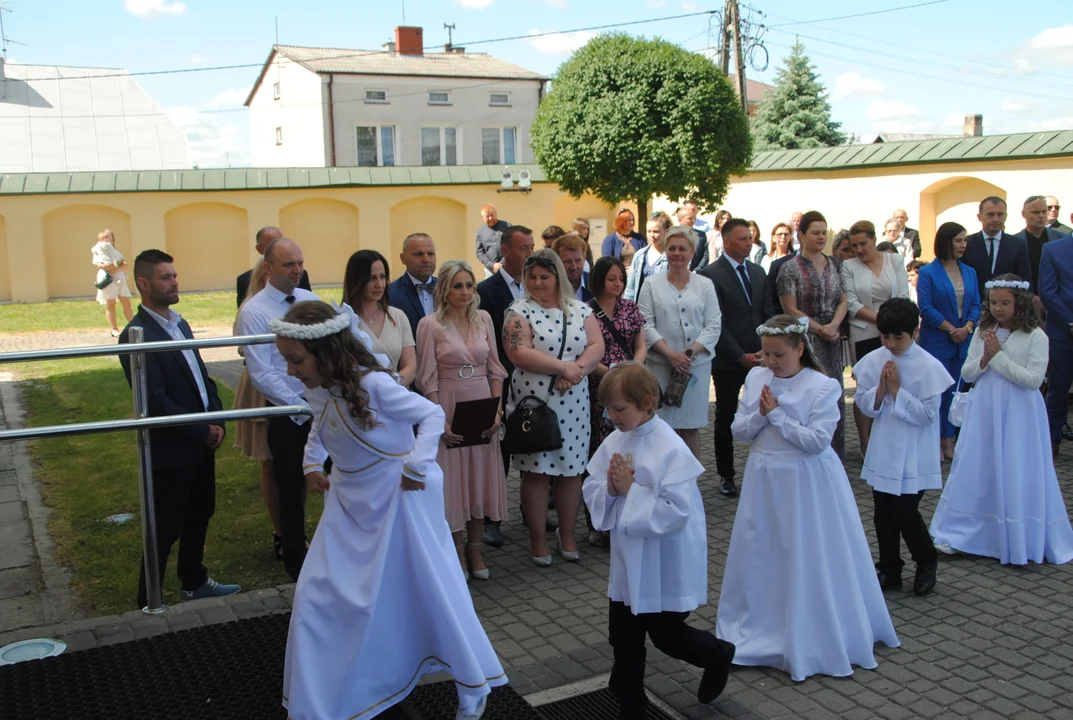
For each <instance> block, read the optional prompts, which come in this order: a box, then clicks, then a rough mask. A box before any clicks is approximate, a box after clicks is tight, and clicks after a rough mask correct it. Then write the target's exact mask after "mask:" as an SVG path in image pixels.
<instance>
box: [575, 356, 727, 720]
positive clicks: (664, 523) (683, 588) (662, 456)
mask: <svg viewBox="0 0 1073 720" xmlns="http://www.w3.org/2000/svg"><path fill="white" fill-rule="evenodd" d="M658 398H659V381H658V380H657V379H656V377H655V375H653V374H652V372H651V371H649V370H648V369H647V368H645V367H644V366H643V365H639V364H637V363H633V362H626V363H620V364H618V365H616V366H615V367H614V368H613V369H612V370H611V371H610V372H608V373H607V375H605V376H604V378H603V380H602V381H601V382H600V402H601V404H603V405H604V406H605V407H606V408H607V413H608V417H609V418H610V419H611V422H612V423H614V425H615V427H616V428H617V430H616V431H615V432H613V433H612V434H611V435H610V436H608V438H607V439H606V440H605V441H604V442H603V444H602V445H601V446H600V448H599V449H598V450H597V451H596V454H595V455H594V456H593V458H592V460H591V461H590V463H589V466H588V472H589V477H588V478H587V479H586V480H585V484H584V487H583V492H584V495H585V502H586V504H587V505H588V507H589V510H590V512H591V514H592V523H593V526H594V527H595V528H596V529H597V530H606V531H610V532H611V575H610V580H609V582H608V588H607V594H608V597H609V598H610V600H611V608H610V612H609V621H608V635H609V641H610V643H611V646H612V647H613V648H614V652H615V662H614V665H613V667H612V669H611V679H610V681H609V683H608V687H609V688H610V690H611V692H612V693H613V694H614V695H615V697H616V698H617V699H618V701H619V705H620V708H621V709H620V714H619V717H620V718H626V719H632V718H643V717H645V709H646V707H647V705H648V698H647V697H646V696H645V691H644V676H645V655H646V653H645V635H646V634H647V635H648V636H649V637H650V638H651V639H652V643H653V644H654V645H655V646H656V647H657V648H659V649H660V650H662V651H663V652H665V653H666V654H668V655H670V656H671V657H673V658H677V659H679V660H685V661H686V662H688V663H690V664H692V665H695V666H697V667H700V668H703V669H704V676H703V678H702V679H701V682H700V687H699V689H698V691H697V698H698V699H699V700H700V701H701V702H702V703H709V702H711V701H712V700H714V699H715V698H716V697H718V696H719V694H720V693H722V691H723V688H725V687H726V682H727V677H728V675H729V672H730V663H731V661H732V660H733V658H734V645H733V644H731V643H729V642H725V641H723V640H717V639H716V638H715V636H714V635H712V634H711V633H708V632H704V631H703V630H699V629H697V628H694V627H691V626H689V625H687V624H686V622H685V620H686V618H687V617H688V616H689V613H690V611H692V610H695V609H696V608H697V607H699V606H700V605H704V604H707V602H708V540H707V527H706V523H705V519H704V503H703V501H702V500H701V496H700V490H699V489H698V488H697V478H698V477H699V476H700V474H701V473H703V472H704V467H703V466H702V465H701V464H700V463H699V462H697V460H696V458H695V457H694V456H693V453H692V452H690V450H689V448H688V447H687V446H686V444H685V443H684V442H683V441H682V439H681V438H680V437H679V436H678V435H677V434H676V433H675V431H674V430H673V429H671V427H670V425H668V424H667V423H666V422H664V421H663V420H662V419H660V418H659V417H658V416H657V415H656V404H657V402H658Z"/></svg>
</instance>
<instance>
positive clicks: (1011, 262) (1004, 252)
mask: <svg viewBox="0 0 1073 720" xmlns="http://www.w3.org/2000/svg"><path fill="white" fill-rule="evenodd" d="M967 240H968V244H967V245H966V246H965V255H964V256H963V257H962V258H961V260H962V262H964V263H965V264H966V265H968V266H969V267H971V268H972V269H973V270H975V271H976V283H977V284H978V285H979V287H980V297H981V298H983V297H985V295H984V293H985V292H986V289H985V288H984V283H986V282H987V281H988V280H991V279H992V278H995V277H997V276H999V275H1002V274H1004V273H1013V274H1014V275H1017V276H1018V277H1019V278H1021V279H1022V280H1027V281H1028V282H1030V283H1031V282H1033V279H1032V269H1031V265H1030V263H1029V260H1028V245H1027V243H1025V241H1024V240H1023V239H1021V238H1019V237H1017V236H1015V235H1011V234H1010V233H1008V232H1005V231H1003V232H1002V233H1001V234H1000V235H999V243H998V257H997V258H996V259H995V272H994V273H992V272H991V261H990V259H988V256H987V243H986V242H985V240H984V234H983V233H982V232H978V233H973V234H972V235H969V237H968V238H967Z"/></svg>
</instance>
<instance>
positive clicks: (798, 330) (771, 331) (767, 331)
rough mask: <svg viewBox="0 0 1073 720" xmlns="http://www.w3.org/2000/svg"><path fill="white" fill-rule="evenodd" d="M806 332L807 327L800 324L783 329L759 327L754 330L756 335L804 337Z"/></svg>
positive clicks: (766, 326)
mask: <svg viewBox="0 0 1073 720" xmlns="http://www.w3.org/2000/svg"><path fill="white" fill-rule="evenodd" d="M806 332H808V326H806V325H802V324H800V323H794V324H793V325H787V326H786V327H783V328H777V327H770V326H768V325H761V326H760V327H758V328H757V329H756V334H757V335H804V334H805V333H806Z"/></svg>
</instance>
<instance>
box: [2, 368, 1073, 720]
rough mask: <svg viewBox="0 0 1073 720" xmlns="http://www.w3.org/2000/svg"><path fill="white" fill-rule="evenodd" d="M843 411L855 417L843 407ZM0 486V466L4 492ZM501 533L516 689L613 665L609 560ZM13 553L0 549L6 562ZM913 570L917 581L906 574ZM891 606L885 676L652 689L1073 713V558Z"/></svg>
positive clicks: (663, 695)
mask: <svg viewBox="0 0 1073 720" xmlns="http://www.w3.org/2000/svg"><path fill="white" fill-rule="evenodd" d="M231 352H233V351H231ZM217 362H220V363H222V364H221V365H215V363H214V369H213V372H216V367H219V368H221V369H222V370H226V369H228V368H233V366H234V363H235V361H233V360H230V359H228V358H222V357H221V358H220V359H219V360H218V361H217ZM847 417H848V418H851V415H850V413H849V412H848V411H847ZM747 453H748V448H747V446H744V445H739V446H738V447H737V462H738V467H739V469H741V468H743V467H744V463H745V459H746V456H747ZM846 456H847V458H849V460H848V461H847V471H848V472H849V474H850V477H851V478H856V477H857V473H858V472H859V470H860V462H859V461H858V460H856V457H857V440H856V435H855V433H854V432H853V423H852V419H850V420H849V422H848V423H847V451H846ZM701 459H702V462H704V464H705V466H706V467H710V468H714V466H715V463H714V456H713V451H712V444H711V435H710V433H706V434H705V435H704V437H703V443H702V458H701ZM1058 472H1059V478H1060V482H1061V484H1062V490H1063V493H1064V494H1065V496H1066V498H1067V504H1068V501H1069V499H1070V498H1073V452H1071V450H1070V449H1065V450H1064V451H1063V455H1062V457H1061V458H1060V462H1059V467H1058ZM4 477H5V475H4V474H3V471H2V466H0V492H3V488H4V484H3V478H4ZM852 484H853V488H854V491H855V493H856V496H857V501H858V505H859V507H860V512H861V517H862V519H863V521H864V523H865V528H866V529H867V530H868V535H869V539H870V541H871V542H872V543H873V547H874V544H875V535H874V532H872V529H871V525H872V500H871V493H870V491H869V490H868V488H867V486H866V485H864V484H863V483H861V482H860V481H859V480H856V479H854V480H853V481H852ZM508 485H509V491H510V505H509V507H510V508H511V509H512V510H513V509H515V508H517V506H518V478H517V476H516V475H512V476H511V477H510V478H509V480H508ZM701 491H702V495H703V497H704V502H705V507H706V510H707V519H708V538H709V560H710V562H709V574H708V580H709V585H710V597H709V600H710V603H711V604H710V605H708V606H706V607H704V608H701V609H700V610H699V611H698V612H696V613H695V614H694V615H693V616H692V618H691V620H690V622H692V623H694V624H695V625H697V626H698V627H702V628H705V629H709V630H710V629H712V628H713V624H714V618H715V610H716V607H717V605H718V599H719V590H720V583H721V579H722V572H723V563H724V560H725V558H726V552H727V547H728V544H729V540H730V530H731V528H732V526H733V520H734V513H735V510H736V507H737V504H736V501H735V500H728V499H727V498H724V497H723V496H722V495H720V494H719V492H718V482H717V478H716V477H715V475H714V472H709V473H706V474H705V475H704V477H703V478H702V479H701ZM937 499H938V493H928V494H927V496H926V497H925V501H924V503H923V504H922V509H923V512H924V516H925V520H928V519H930V516H931V513H932V512H933V510H934V507H935V501H936V500H937ZM504 531H505V534H506V536H507V542H506V544H505V545H504V547H503V548H502V549H501V550H493V549H491V548H488V549H487V550H486V553H485V559H486V562H487V564H488V566H489V568H490V569H491V572H492V580H491V581H490V582H483V583H482V582H473V583H471V585H470V587H471V590H472V593H473V597H474V603H475V605H476V607H477V610H478V612H479V613H480V616H481V619H482V621H483V623H484V626H485V628H486V630H487V632H488V634H489V637H490V638H491V640H492V642H493V643H494V645H495V647H496V649H497V651H498V652H499V654H500V656H501V657H502V658H503V661H504V665H505V666H506V667H507V668H508V673H509V675H510V678H511V682H512V684H513V685H514V687H515V689H516V690H517V691H518V692H520V693H522V694H523V695H527V696H530V697H534V698H535V697H547V696H548V695H549V693H548V692H546V691H552V693H551V694H554V691H555V690H556V689H561V688H563V687H564V686H570V685H572V684H575V683H577V684H585V683H586V682H587V683H588V684H590V685H591V684H592V683H593V682H595V683H597V684H599V683H600V682H602V677H603V676H605V675H606V673H608V672H609V671H610V668H611V659H610V658H611V650H610V647H609V646H608V645H607V642H606V630H607V618H606V616H607V599H606V594H605V593H606V589H607V574H608V557H609V555H608V552H607V551H606V550H597V549H594V548H589V547H587V546H586V545H585V544H584V543H582V545H581V550H582V560H581V562H580V563H575V564H570V563H564V562H561V561H559V560H558V558H556V562H555V564H554V565H553V566H552V567H550V568H537V567H535V566H533V565H532V564H531V563H530V562H529V559H528V547H527V544H526V539H525V533H524V530H523V528H522V527H521V526H520V525H519V523H518V521H517V520H516V519H514V520H511V521H509V522H508V523H506V524H505V525H504ZM2 537H3V536H2V535H0V538H2ZM5 555H6V552H5V551H4V548H3V546H2V544H0V557H4V556H5ZM906 577H911V568H910V571H907V573H906ZM293 593H294V586H293V585H285V586H282V587H279V588H270V589H266V590H259V591H254V592H249V593H244V594H241V595H236V596H232V597H229V598H226V599H213V600H203V601H197V602H193V603H186V604H183V605H178V606H175V607H173V608H171V609H170V610H169V612H168V613H167V614H166V615H165V616H164V617H158V618H147V617H145V616H143V615H142V614H141V613H140V612H137V611H134V612H130V613H126V614H124V615H122V616H112V617H105V618H93V619H88V620H80V621H73V622H63V621H46V622H56V623H57V624H53V625H50V626H45V627H36V628H32V629H27V630H21V631H16V632H13V633H6V634H5V633H0V645H2V644H4V643H6V642H12V641H14V640H17V639H22V638H25V637H30V636H43V635H47V636H53V637H60V638H63V639H65V640H66V641H67V642H68V644H69V646H70V649H71V650H80V649H85V648H90V647H97V646H101V645H109V644H114V643H118V642H124V641H128V640H131V639H135V638H141V637H147V636H150V635H155V634H158V633H163V632H170V631H174V630H181V629H184V628H189V627H195V626H199V625H205V624H211V623H218V622H226V621H230V620H234V619H236V618H243V617H252V616H257V615H262V614H266V613H275V612H286V611H287V610H288V608H289V607H290V602H291V600H292V598H293ZM887 603H888V606H889V608H890V611H891V614H892V616H893V618H894V622H895V626H896V628H897V630H898V634H899V637H900V639H901V641H902V647H901V648H899V649H896V650H891V649H888V648H885V647H883V646H877V649H876V655H877V659H878V661H879V667H878V668H877V669H876V670H872V671H869V670H857V671H856V672H855V673H854V675H853V676H852V677H851V678H811V679H809V680H807V681H805V682H802V683H794V682H791V681H790V679H789V678H788V677H787V676H786V675H785V674H784V673H781V672H778V671H775V670H769V669H757V668H736V669H735V671H734V673H733V674H732V676H731V680H730V683H729V685H728V686H727V691H726V694H725V695H724V696H723V698H722V699H720V700H719V701H718V702H717V703H715V705H714V706H713V707H714V710H713V708H712V707H708V706H701V705H699V704H697V702H696V700H695V699H694V696H693V694H694V692H695V690H696V686H697V681H698V679H699V677H698V674H697V672H696V671H695V670H693V669H692V668H689V667H687V666H683V665H682V664H680V663H678V662H676V661H673V660H670V659H668V658H666V657H665V656H663V655H662V654H661V653H659V652H658V651H655V650H652V651H651V652H650V654H649V669H648V676H647V680H646V686H647V688H648V690H649V691H650V693H651V694H652V695H653V696H655V697H657V698H659V699H660V700H661V701H662V702H664V703H666V704H667V705H668V706H670V707H671V708H673V709H675V710H676V711H677V712H678V713H679V714H680V715H681V716H683V717H687V718H724V717H726V718H747V719H749V720H754V719H760V718H771V719H774V718H780V719H781V718H786V719H789V718H817V719H818V718H848V719H850V720H855V719H856V720H866V719H869V718H877V717H878V718H888V719H891V720H897V719H901V718H906V719H908V718H972V719H973V720H987V719H991V718H994V719H996V720H997V719H999V718H1053V719H1054V720H1059V719H1060V718H1073V643H1071V642H1070V638H1073V563H1071V564H1070V565H1065V566H1060V567H1054V566H1048V565H1044V566H1030V567H1026V568H1020V567H1010V566H1003V565H1000V564H999V563H998V562H997V561H994V560H990V559H983V558H974V557H967V556H955V557H951V558H946V557H945V556H944V557H943V558H942V562H941V564H940V569H939V585H938V588H937V590H936V592H935V593H934V594H933V595H931V596H930V597H927V598H916V597H914V596H913V594H912V592H911V591H892V592H888V593H887ZM0 607H2V606H0Z"/></svg>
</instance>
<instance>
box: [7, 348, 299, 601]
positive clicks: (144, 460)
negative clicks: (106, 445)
mask: <svg viewBox="0 0 1073 720" xmlns="http://www.w3.org/2000/svg"><path fill="white" fill-rule="evenodd" d="M144 338H145V335H144V330H143V329H142V328H140V327H130V328H129V329H128V339H129V341H130V342H128V343H122V344H116V345H94V346H89V347H79V348H56V349H52V350H30V351H26V352H12V353H0V363H12V362H27V361H31V360H67V359H72V358H85V357H100V356H106V355H130V360H131V362H130V385H131V389H132V390H133V394H134V417H133V418H132V419H128V420H104V421H97V422H85V423H71V424H68V425H47V426H44V427H36V428H17V429H13V430H0V441H24V440H33V439H39V438H51V437H65V436H69V435H86V434H90V433H104V432H119V431H121V430H134V434H135V437H136V439H137V443H136V447H137V453H138V496H139V504H140V508H141V519H142V557H143V558H144V563H145V589H146V600H147V603H148V604H147V605H146V606H145V607H144V608H142V612H144V613H146V614H148V615H158V614H160V613H163V612H166V611H167V607H166V606H165V605H164V603H163V595H162V589H161V585H162V578H161V568H160V561H159V559H158V558H157V553H156V545H157V532H156V515H155V514H154V512H153V508H154V507H155V504H154V501H153V461H152V452H151V450H150V447H149V430H150V429H153V428H162V427H173V426H176V425H198V424H203V423H216V422H223V421H225V420H252V419H255V418H265V417H279V416H296V415H312V410H310V408H309V407H306V406H303V405H286V406H276V407H265V408H252V409H248V410H217V411H213V412H202V413H183V414H179V415H163V416H157V417H149V391H148V388H147V375H148V373H147V371H146V368H145V356H146V353H153V352H176V351H180V350H197V349H200V348H214V347H233V346H240V345H267V344H269V343H273V342H275V340H276V337H275V335H246V336H242V337H221V338H204V339H200V340H173V341H166V342H151V343H147V342H143V340H144Z"/></svg>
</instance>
